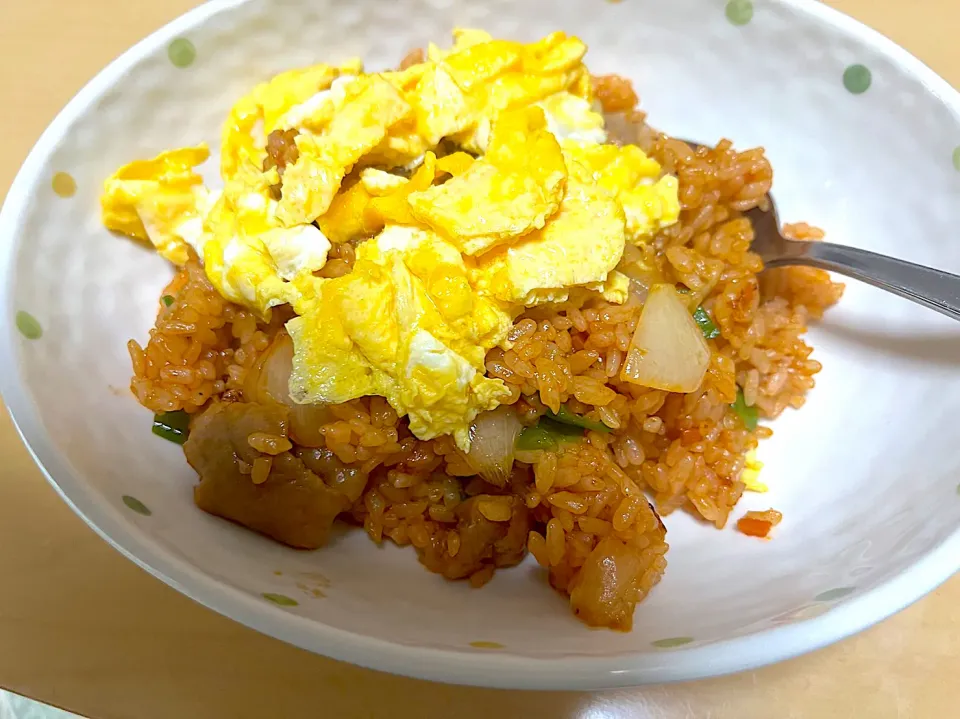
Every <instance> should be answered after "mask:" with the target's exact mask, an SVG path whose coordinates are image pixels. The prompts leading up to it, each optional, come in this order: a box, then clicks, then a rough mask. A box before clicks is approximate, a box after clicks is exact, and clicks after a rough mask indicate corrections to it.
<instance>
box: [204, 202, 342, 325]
mask: <svg viewBox="0 0 960 719" xmlns="http://www.w3.org/2000/svg"><path fill="white" fill-rule="evenodd" d="M250 197H251V196H246V197H245V198H244V199H246V200H247V201H248V202H249V201H250ZM250 204H251V205H255V204H256V203H252V202H251V203H250ZM257 213H258V210H256V209H255V208H253V207H251V208H247V209H243V208H240V209H239V210H238V208H237V207H235V206H231V203H230V199H229V197H228V196H227V195H226V193H225V195H224V197H222V198H221V199H220V200H219V201H218V202H217V204H216V206H215V207H214V209H213V210H212V211H211V213H210V215H209V216H208V218H207V221H206V222H205V225H204V242H203V261H204V270H205V272H206V274H207V277H209V278H210V281H211V283H213V285H214V287H216V288H217V291H218V292H219V293H220V294H221V295H223V296H224V297H225V298H226V299H228V300H230V301H231V302H235V303H237V304H240V305H243V306H245V307H249V308H250V309H252V310H254V311H255V312H257V313H258V314H259V315H260V316H261V317H264V318H267V319H269V317H270V310H271V308H273V307H277V306H279V305H284V304H293V303H294V302H295V301H296V300H297V299H298V291H297V288H296V285H295V284H294V283H293V281H294V280H296V279H297V278H300V277H303V276H311V277H312V273H313V272H315V271H317V270H319V269H322V268H323V266H324V265H325V264H326V261H327V254H328V252H329V251H330V242H329V240H327V238H326V237H324V236H323V234H322V233H321V232H320V230H318V229H317V228H316V227H314V226H313V225H300V226H297V227H292V228H283V227H268V228H263V227H258V226H257V223H256V222H253V221H251V217H256V215H257ZM261 219H262V218H261ZM245 220H246V222H245Z"/></svg>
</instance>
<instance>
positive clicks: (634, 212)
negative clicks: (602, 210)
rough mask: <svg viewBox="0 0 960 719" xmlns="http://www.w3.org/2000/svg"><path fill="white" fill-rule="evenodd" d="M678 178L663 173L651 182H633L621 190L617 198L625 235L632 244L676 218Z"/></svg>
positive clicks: (641, 240) (678, 206) (678, 200)
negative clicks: (624, 226)
mask: <svg viewBox="0 0 960 719" xmlns="http://www.w3.org/2000/svg"><path fill="white" fill-rule="evenodd" d="M679 192H680V182H679V181H678V180H677V178H676V177H674V176H673V175H664V176H663V177H661V178H660V179H659V180H657V181H656V182H654V183H653V184H652V185H644V184H641V185H636V186H635V187H632V188H630V189H628V190H624V191H623V192H621V193H620V194H619V195H618V196H617V199H619V200H620V203H621V204H622V205H623V212H624V214H625V215H626V218H627V235H628V237H629V238H630V241H631V242H632V243H633V244H638V243H640V242H643V241H645V240H646V239H648V238H649V237H651V236H653V235H654V234H655V233H656V232H657V231H659V230H662V229H663V228H664V227H669V226H670V225H673V224H676V222H677V220H679V219H680V198H679Z"/></svg>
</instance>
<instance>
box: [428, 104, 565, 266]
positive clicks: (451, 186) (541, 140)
mask: <svg viewBox="0 0 960 719" xmlns="http://www.w3.org/2000/svg"><path fill="white" fill-rule="evenodd" d="M566 176H567V171H566V166H565V165H564V162H563V155H562V153H561V152H560V146H559V145H558V144H557V141H556V139H555V138H554V137H553V135H552V134H550V132H549V131H548V130H547V129H546V120H545V119H544V115H543V110H541V109H540V108H537V107H529V108H524V109H522V110H517V111H512V112H505V113H503V114H502V115H500V116H499V118H498V119H497V123H496V126H495V127H494V134H493V137H492V138H491V141H490V148H489V152H488V153H487V154H486V156H484V157H483V158H482V159H479V160H477V161H476V162H474V163H473V164H471V165H470V167H469V169H467V170H466V171H465V172H464V173H463V174H462V175H458V176H456V177H453V178H452V179H450V180H448V181H447V182H445V183H443V184H442V185H436V186H433V187H430V188H429V189H426V190H424V191H422V192H415V193H413V194H411V195H410V197H409V203H410V210H411V212H412V213H413V215H414V217H415V218H416V219H417V220H419V221H421V222H422V223H424V224H425V225H427V226H429V227H431V228H433V229H434V230H436V231H438V232H440V233H442V234H444V235H445V236H446V237H447V238H448V239H449V240H450V241H451V242H453V243H454V244H455V245H456V246H457V248H458V249H460V251H461V252H463V253H465V254H467V255H477V254H479V253H482V252H486V251H488V250H490V249H491V248H493V247H496V246H498V245H502V244H505V243H507V242H510V241H512V240H513V239H514V238H516V237H518V236H520V235H523V234H526V233H527V232H530V231H531V230H535V229H539V228H541V227H543V225H544V223H545V222H546V220H547V218H548V217H550V216H551V215H553V214H554V213H555V212H556V211H557V208H558V207H559V205H560V201H561V199H562V198H563V188H564V183H565V181H566Z"/></svg>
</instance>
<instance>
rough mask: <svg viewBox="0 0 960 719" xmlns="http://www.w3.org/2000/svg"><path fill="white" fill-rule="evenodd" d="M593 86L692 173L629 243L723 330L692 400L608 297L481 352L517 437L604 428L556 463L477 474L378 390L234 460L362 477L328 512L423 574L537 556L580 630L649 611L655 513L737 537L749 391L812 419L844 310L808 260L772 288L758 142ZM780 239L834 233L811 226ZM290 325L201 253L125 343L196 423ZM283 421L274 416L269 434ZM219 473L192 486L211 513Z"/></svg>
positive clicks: (667, 165) (524, 455)
mask: <svg viewBox="0 0 960 719" xmlns="http://www.w3.org/2000/svg"><path fill="white" fill-rule="evenodd" d="M595 87H596V93H597V97H598V99H599V100H600V101H601V102H602V103H603V105H604V110H605V111H606V112H607V113H608V114H609V115H611V116H615V117H611V126H613V125H614V124H615V123H619V124H620V126H621V127H623V128H625V129H624V132H625V133H627V137H626V138H625V139H628V140H630V141H634V142H636V143H637V144H639V145H640V146H641V148H642V149H644V150H645V151H646V152H647V153H648V154H649V155H650V156H651V157H653V158H654V159H656V160H657V161H658V162H659V163H661V165H662V166H663V168H664V171H665V172H668V173H672V174H674V175H675V176H676V177H677V178H678V179H679V197H680V202H681V208H682V211H681V215H680V221H679V222H678V223H677V224H675V225H673V226H671V227H668V228H667V229H665V230H662V231H660V232H659V234H657V235H656V237H655V238H654V240H653V241H652V242H651V243H649V244H648V245H645V246H642V247H639V248H637V247H633V246H628V250H627V251H628V253H637V254H638V255H642V257H638V259H643V260H644V261H645V262H646V264H647V265H648V266H651V267H653V268H654V269H655V271H656V273H657V274H658V275H659V276H660V277H661V278H662V279H663V281H665V282H671V283H675V284H677V285H682V286H683V287H686V288H688V289H689V292H690V295H691V297H690V299H691V303H692V304H699V305H701V306H702V307H703V308H704V309H705V310H706V312H707V313H708V315H709V316H710V317H711V318H712V320H713V322H714V323H715V324H716V326H717V327H718V328H719V330H720V333H719V336H718V337H716V338H714V339H710V340H709V341H708V344H709V347H710V352H711V359H710V365H709V369H708V371H707V374H706V377H705V378H704V380H703V382H702V384H701V386H700V387H699V388H698V389H697V390H696V391H694V392H692V393H689V394H679V393H670V392H666V391H662V390H657V389H650V388H646V387H643V386H639V385H637V384H632V383H628V382H624V381H622V380H621V379H620V368H621V367H622V365H623V362H624V359H625V353H626V351H627V349H628V347H629V344H630V341H631V338H632V336H633V334H634V330H635V329H636V326H637V322H638V318H639V316H640V312H641V309H642V306H643V305H642V297H641V296H637V295H632V296H631V298H630V300H629V301H628V302H627V303H626V304H623V305H613V304H610V303H607V302H605V301H602V300H600V299H595V300H593V301H591V302H588V303H587V304H586V305H583V306H580V307H577V306H573V305H555V306H551V307H549V308H544V307H539V308H534V309H530V310H528V311H526V312H525V313H524V314H522V315H521V316H520V317H518V318H517V320H516V322H515V324H514V326H513V329H512V331H511V333H510V335H509V340H510V346H509V349H503V348H495V349H493V350H491V351H490V352H489V353H488V355H487V357H486V372H487V376H489V377H496V378H499V379H502V380H503V382H504V383H506V385H507V387H508V388H509V389H510V395H509V397H508V398H507V399H506V400H505V401H504V404H507V405H510V406H512V407H513V408H514V409H515V411H516V412H517V414H518V416H519V417H520V419H521V422H522V423H523V424H524V425H527V426H529V425H532V424H535V423H536V422H537V420H538V418H539V417H540V416H541V415H543V414H544V413H545V412H546V411H547V409H551V410H553V411H557V409H558V408H559V407H560V406H561V405H565V406H566V407H567V409H568V410H569V411H571V412H573V413H575V414H577V415H580V416H582V417H585V418H588V419H590V420H594V421H596V422H599V423H602V425H603V426H605V427H606V428H608V429H609V430H610V431H609V432H602V431H596V430H590V431H587V432H586V433H585V436H584V438H583V439H582V440H581V441H579V442H576V443H572V444H568V445H564V446H562V447H561V448H560V449H557V450H555V451H550V450H547V451H532V452H531V451H528V452H518V454H517V461H516V462H515V463H514V466H513V470H512V472H511V473H510V475H509V477H508V478H507V480H506V481H505V482H504V483H503V486H496V485H494V484H490V483H488V482H487V481H484V480H483V479H482V478H480V477H479V476H477V474H476V471H475V470H474V468H473V467H472V466H471V464H470V462H469V461H467V458H466V457H465V456H464V454H463V453H462V452H460V451H459V450H458V449H457V447H456V446H455V444H454V442H453V440H452V439H451V438H449V437H440V438H437V439H432V440H427V441H424V440H420V439H417V438H416V437H414V436H413V435H412V434H411V432H410V430H409V428H408V425H407V421H406V420H405V419H403V418H399V417H398V416H397V413H396V412H395V411H394V410H393V409H392V408H391V407H390V406H389V404H387V402H386V400H384V399H383V398H382V397H377V396H371V397H364V398H361V399H357V400H353V401H350V402H347V403H344V404H341V405H335V406H330V407H328V408H327V409H328V410H329V411H328V412H327V413H325V414H324V415H322V416H318V419H317V422H316V426H315V427H314V428H313V429H314V430H315V432H314V434H315V435H316V436H317V437H318V438H319V439H318V440H317V441H315V442H312V443H311V444H312V445H313V446H301V445H298V444H297V442H296V438H293V441H292V442H290V441H286V440H287V435H286V434H285V432H286V429H285V425H283V424H282V423H280V424H276V425H275V429H276V431H277V432H279V433H280V434H279V436H278V439H279V440H285V441H286V444H283V443H281V444H279V445H278V444H277V443H276V442H275V443H274V444H272V445H269V446H267V445H264V444H262V443H261V444H260V445H259V448H257V447H246V448H244V451H243V452H239V453H238V454H237V458H236V459H237V461H238V462H239V463H240V470H239V471H240V472H241V473H243V474H247V475H250V476H251V487H253V486H254V485H257V486H261V485H264V482H266V481H267V480H268V478H269V477H270V476H271V473H272V472H286V473H287V474H285V475H284V476H285V477H293V478H294V479H291V480H290V481H299V480H297V479H296V477H297V476H299V475H298V474H297V473H304V472H306V470H310V469H316V471H317V472H320V471H321V470H325V469H329V468H331V467H333V468H334V469H335V470H336V472H340V473H341V474H340V475H338V476H346V475H344V474H343V473H344V472H348V471H352V472H353V474H350V475H349V476H350V477H354V478H355V477H361V478H362V480H361V481H360V483H359V484H358V485H356V486H355V487H354V489H353V490H352V491H351V492H349V493H348V494H349V495H350V499H349V501H347V500H344V502H343V504H342V506H337V507H335V508H334V511H333V514H334V516H337V515H338V516H339V518H340V519H341V520H344V521H346V522H349V523H352V524H355V525H357V526H360V527H363V529H364V530H365V531H366V532H367V534H368V535H369V536H370V537H371V539H373V540H374V541H375V542H378V543H379V542H382V541H384V540H389V541H392V542H394V543H396V544H398V545H412V546H413V547H414V549H415V550H416V552H417V554H418V555H419V558H420V561H421V562H422V563H423V564H424V566H426V567H427V569H429V570H430V571H433V572H437V573H440V574H442V575H443V576H445V577H447V578H449V579H465V580H467V581H469V582H470V583H471V584H472V585H474V586H481V585H483V584H484V583H486V582H487V581H489V580H490V579H491V577H492V576H493V574H494V572H495V571H496V570H497V569H499V568H502V567H508V566H512V565H515V564H517V563H519V562H520V561H521V560H522V559H523V558H524V557H525V555H526V554H527V552H529V554H531V555H532V556H533V558H534V559H535V560H536V562H537V563H539V565H540V566H541V567H543V569H544V570H545V572H546V574H547V576H548V578H549V582H550V584H551V585H552V586H553V587H554V588H555V589H556V590H558V591H560V592H562V593H564V594H566V595H568V596H569V599H570V604H571V607H572V608H573V610H574V612H576V613H577V614H578V616H579V617H580V618H581V619H583V620H584V621H585V622H587V623H588V624H591V625H600V626H608V627H613V628H617V629H621V630H627V629H629V628H630V627H631V623H632V616H633V609H634V607H635V605H636V603H637V602H639V601H641V600H642V599H643V598H644V597H645V596H646V594H647V593H648V592H649V591H650V589H651V588H652V587H654V585H656V584H657V582H658V581H659V580H660V578H661V576H662V575H663V572H664V570H665V568H666V564H667V561H666V553H667V543H666V540H665V537H666V532H665V529H664V525H663V523H662V522H661V520H660V516H665V515H669V514H670V513H672V512H674V511H677V510H683V511H687V512H690V513H692V514H694V515H695V516H697V517H699V518H701V519H702V520H703V521H705V522H707V523H710V524H712V525H714V526H716V527H717V528H723V527H724V526H726V525H727V524H728V522H729V520H730V518H731V512H732V511H733V509H734V507H735V505H736V504H737V502H738V501H739V499H740V497H741V495H742V493H743V492H744V484H743V483H742V482H741V481H740V475H741V472H742V471H743V469H744V466H745V462H746V459H745V457H746V455H747V453H748V452H750V451H751V450H753V449H755V448H756V447H757V443H758V441H759V440H760V439H762V438H765V437H769V436H770V435H771V434H772V432H771V430H770V429H769V428H767V427H765V426H759V427H756V428H755V429H750V428H748V427H747V426H746V425H745V423H744V421H743V420H742V419H741V417H740V416H738V414H737V413H736V412H734V411H733V409H732V408H731V405H732V404H733V403H734V402H735V401H736V400H737V396H738V388H739V391H741V392H742V398H743V402H744V403H745V404H746V405H747V406H750V407H756V408H757V409H758V411H759V414H760V416H761V417H763V418H766V419H773V418H774V417H776V416H778V415H779V414H780V413H782V412H783V411H784V410H785V409H786V408H788V407H793V408H799V407H801V406H802V405H803V403H804V400H805V396H806V393H807V392H808V391H809V390H810V389H811V388H812V387H813V385H814V376H815V375H816V373H817V372H818V371H819V370H820V364H819V363H818V362H817V361H815V360H813V359H811V347H810V346H809V345H808V344H807V343H806V342H805V340H804V334H805V332H806V330H807V326H808V322H809V321H810V320H811V319H816V318H818V317H820V316H821V314H822V313H823V311H824V310H825V309H826V308H827V307H829V306H830V305H831V304H833V303H834V302H836V301H837V300H838V299H839V297H840V294H841V292H842V286H841V285H838V284H836V283H834V282H832V281H831V279H830V277H829V276H828V275H827V273H825V272H822V271H819V270H814V269H808V268H787V269H777V270H772V271H770V272H766V273H764V274H763V275H762V276H761V274H760V273H761V271H762V270H763V263H762V261H761V259H760V257H759V256H758V255H756V254H755V253H753V252H751V251H750V244H751V241H752V239H753V230H752V227H751V224H750V222H749V220H748V219H746V218H745V217H744V215H743V213H745V212H746V211H748V210H750V209H752V208H754V207H757V206H758V205H761V204H762V203H764V202H766V194H767V192H768V191H769V190H770V187H771V182H772V177H773V171H772V168H771V166H770V163H769V162H768V161H767V159H766V157H765V156H764V153H763V150H761V149H751V150H746V151H738V150H735V149H734V148H733V146H732V144H731V143H730V142H729V141H726V140H724V141H722V142H720V143H719V144H718V145H717V146H716V147H715V148H712V149H707V148H699V149H697V150H694V149H692V148H691V147H689V146H688V145H686V144H685V143H684V142H682V141H680V140H677V139H674V138H670V137H668V136H666V135H662V134H660V133H657V132H655V131H654V130H652V129H651V128H650V127H649V126H648V125H647V124H646V123H645V119H644V117H643V115H642V113H640V112H638V111H637V109H636V103H637V97H636V94H635V93H634V91H633V88H632V87H631V86H630V83H629V81H627V80H625V79H623V78H618V77H616V76H607V77H604V78H596V79H595ZM786 232H787V233H788V234H790V235H791V236H794V237H797V238H802V239H816V238H819V237H820V236H822V233H820V232H819V230H816V229H814V228H811V227H809V226H807V225H793V226H788V227H787V228H786ZM353 250H354V247H353V246H352V245H349V244H345V245H339V246H335V248H334V250H333V252H332V253H331V255H330V262H329V263H328V264H327V266H326V267H325V269H324V273H325V274H327V275H328V276H336V275H337V274H344V273H346V272H349V271H350V267H351V265H352V262H353V259H354V251H353ZM288 318H289V315H284V313H283V312H275V313H274V318H273V320H272V321H271V322H270V323H269V324H265V323H263V322H262V321H259V320H258V319H257V317H256V316H255V315H254V314H253V313H251V312H250V311H248V310H246V309H244V308H241V307H239V306H237V305H233V304H231V303H229V302H227V301H226V300H224V299H223V298H222V297H221V296H220V295H219V294H218V293H217V291H216V290H215V289H214V287H213V286H212V285H211V284H210V282H209V281H208V279H207V277H206V276H205V274H204V271H203V268H202V267H201V266H200V264H199V262H198V261H197V260H196V258H194V259H192V260H191V261H190V262H189V263H188V264H187V265H186V266H184V267H182V268H180V270H179V272H178V273H177V275H176V277H175V278H174V280H173V281H172V282H171V283H170V284H169V285H168V286H167V287H166V288H165V289H164V290H163V293H162V296H161V300H160V304H159V310H158V314H157V319H156V323H155V326H154V328H153V329H152V330H151V332H150V338H149V341H148V342H147V344H146V346H145V347H141V346H140V345H139V344H137V342H135V341H133V340H131V341H130V343H129V350H130V356H131V360H132V364H133V371H134V377H133V381H132V384H131V388H132V390H133V392H134V394H135V395H136V397H137V399H138V400H139V401H140V403H141V404H143V405H144V406H145V407H148V408H149V409H151V410H153V411H154V412H170V411H175V410H184V411H186V412H187V413H189V414H191V415H199V414H200V413H201V412H204V413H205V414H206V413H209V412H210V411H211V410H210V409H209V408H211V406H218V405H227V404H232V405H236V406H237V409H236V410H232V411H234V412H235V413H238V412H242V411H243V410H242V408H243V407H244V406H250V407H252V406H254V405H253V404H252V403H253V398H252V397H249V396H246V395H248V394H249V385H246V388H245V379H246V378H247V376H248V373H249V372H250V371H251V369H252V368H254V367H255V366H256V365H257V362H258V360H259V358H261V357H262V356H263V354H264V352H265V351H266V350H267V349H268V347H270V346H271V343H273V342H274V341H275V339H276V338H277V337H278V335H279V334H280V333H282V332H283V323H284V321H285V320H286V319H288ZM237 416H240V415H239V414H238V415H237ZM251 421H253V420H251ZM195 424H196V423H195ZM257 426H258V427H259V426H261V425H257ZM271 426H273V425H270V423H269V422H267V423H265V424H263V427H264V430H263V432H262V433H263V434H264V435H265V436H267V437H268V438H269V437H271V436H273V435H271V434H270V432H269V431H267V429H269V428H270V427H271ZM262 439H263V438H262V437H261V440H262ZM251 444H254V443H252V442H251ZM288 445H289V449H286V451H283V450H284V449H285V448H286V447H287V446H288ZM260 450H266V451H260ZM188 456H189V453H188ZM287 457H289V458H287ZM206 481H207V480H206V479H204V480H203V481H201V485H200V487H198V503H199V504H201V506H204V503H203V502H202V501H201V494H202V492H203V490H202V489H201V488H202V487H203V485H204V483H205V482H206ZM264 486H265V485H264ZM250 491H252V490H250ZM648 498H649V501H648ZM651 502H652V504H651ZM204 508H206V509H210V507H209V506H204ZM213 511H215V509H214V510H213ZM220 513H221V514H222V513H223V512H220ZM658 515H659V516H658ZM232 518H233V519H238V517H237V516H233V517H232ZM241 521H243V520H242V519H241ZM331 521H332V518H331ZM258 522H260V520H259V519H251V520H250V521H244V523H246V524H248V526H253V528H255V529H259V530H260V531H265V532H266V533H268V534H271V536H275V538H279V539H281V541H287V543H289V544H293V545H295V546H311V544H312V542H311V541H300V540H301V539H303V538H302V537H299V536H294V534H295V533H293V534H290V535H289V536H286V537H285V536H277V532H274V531H271V530H270V529H269V527H272V526H273V525H272V524H269V525H268V524H263V523H262V522H260V524H258Z"/></svg>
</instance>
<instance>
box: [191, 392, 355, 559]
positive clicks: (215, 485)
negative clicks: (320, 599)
mask: <svg viewBox="0 0 960 719" xmlns="http://www.w3.org/2000/svg"><path fill="white" fill-rule="evenodd" d="M254 432H259V433H264V434H266V435H275V436H278V437H286V435H287V409H286V408H285V407H282V406H280V405H261V404H254V403H241V402H236V403H230V404H224V403H217V404H214V405H213V406H211V407H210V408H209V409H208V410H207V411H206V412H204V413H203V414H202V415H201V416H200V417H198V418H197V419H196V420H195V421H194V423H193V426H192V427H191V430H190V438H189V439H188V440H187V442H186V443H185V444H184V445H183V450H184V454H186V457H187V461H188V462H189V463H190V465H191V466H192V467H193V468H194V469H195V470H196V471H197V473H198V474H199V475H200V483H199V484H198V485H197V486H196V487H195V488H194V492H193V497H194V501H195V502H196V504H197V506H198V507H200V509H202V510H204V511H206V512H210V513H211V514H215V515H217V516H220V517H224V518H225V519H230V520H232V521H234V522H237V523H239V524H242V525H244V526H246V527H249V528H250V529H253V530H255V531H257V532H260V533H262V534H265V535H267V536H268V537H271V538H273V539H276V540H277V541H278V542H283V543H284V544H288V545H290V546H291V547H299V548H302V549H316V548H317V547H319V546H321V545H322V544H323V543H324V542H325V541H326V539H327V535H328V533H329V531H330V528H331V526H332V525H333V521H334V519H336V517H337V515H338V514H340V512H342V511H344V510H345V509H347V507H348V506H349V505H350V502H349V500H348V499H347V498H346V496H345V494H344V493H342V492H340V491H338V490H337V489H334V488H331V487H328V486H327V485H326V484H325V483H324V481H323V479H321V478H320V477H319V476H317V474H316V473H314V472H312V471H311V470H310V469H309V468H308V467H307V466H306V465H305V464H304V462H303V461H302V460H301V459H300V458H298V457H296V456H295V455H294V454H292V453H291V452H282V453H280V454H277V455H276V456H270V455H264V454H261V453H260V452H258V451H256V450H255V449H253V447H251V446H250V443H249V441H248V438H249V437H250V435H251V434H253V433H254ZM267 458H269V459H267ZM258 460H259V461H260V462H261V465H260V466H262V465H263V464H264V463H266V464H267V465H268V467H269V469H268V470H267V474H266V476H265V479H264V478H263V477H257V479H258V480H262V482H261V483H260V484H255V483H254V478H255V475H254V474H252V468H253V467H254V463H255V462H257V461H258Z"/></svg>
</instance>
